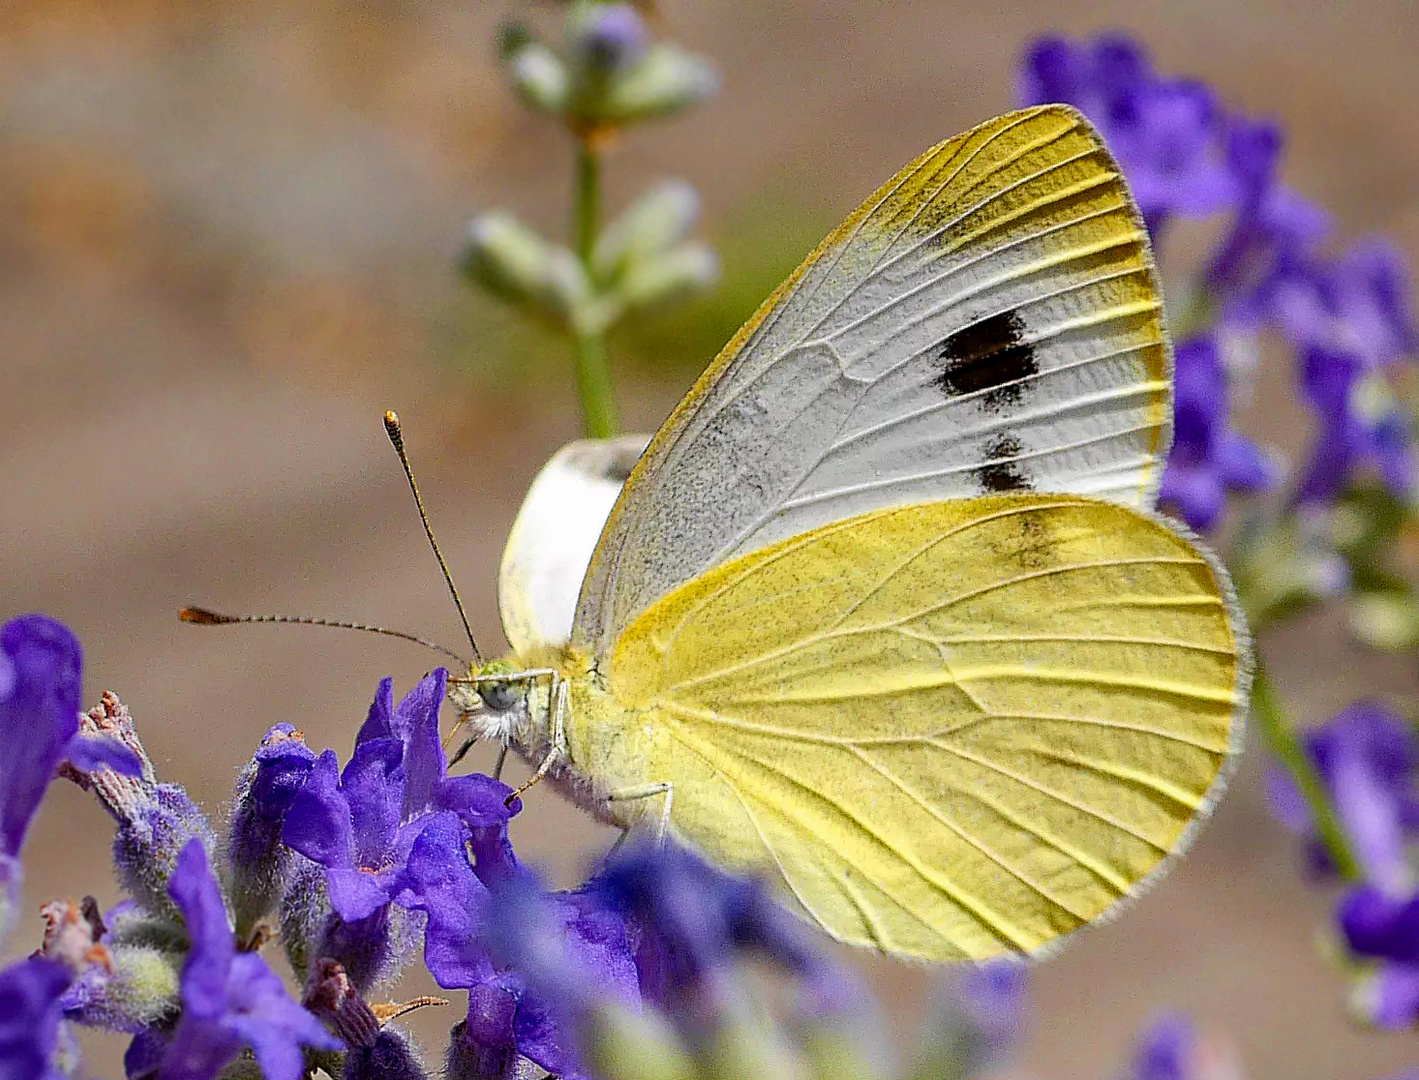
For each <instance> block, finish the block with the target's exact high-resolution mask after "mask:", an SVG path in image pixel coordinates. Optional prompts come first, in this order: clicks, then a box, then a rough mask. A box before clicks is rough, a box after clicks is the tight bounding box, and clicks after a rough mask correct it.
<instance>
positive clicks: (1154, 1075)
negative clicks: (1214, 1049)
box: [1126, 1015, 1198, 1080]
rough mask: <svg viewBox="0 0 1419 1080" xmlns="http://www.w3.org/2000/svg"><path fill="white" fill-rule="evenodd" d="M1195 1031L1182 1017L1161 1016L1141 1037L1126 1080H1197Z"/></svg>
mask: <svg viewBox="0 0 1419 1080" xmlns="http://www.w3.org/2000/svg"><path fill="white" fill-rule="evenodd" d="M1196 1046H1197V1030H1196V1028H1194V1027H1193V1026H1192V1022H1191V1021H1190V1020H1188V1019H1187V1017H1185V1016H1178V1015H1173V1016H1165V1017H1162V1018H1161V1019H1159V1020H1156V1021H1154V1023H1153V1024H1152V1025H1151V1026H1150V1027H1149V1028H1148V1029H1147V1030H1146V1031H1145V1032H1144V1033H1143V1035H1142V1036H1141V1037H1140V1039H1139V1041H1138V1045H1137V1048H1136V1049H1135V1050H1134V1055H1133V1062H1132V1065H1131V1067H1130V1069H1129V1071H1128V1073H1127V1074H1126V1076H1127V1080H1197V1077H1198V1074H1197V1072H1196V1071H1195V1069H1194V1067H1193V1058H1194V1054H1195V1049H1196Z"/></svg>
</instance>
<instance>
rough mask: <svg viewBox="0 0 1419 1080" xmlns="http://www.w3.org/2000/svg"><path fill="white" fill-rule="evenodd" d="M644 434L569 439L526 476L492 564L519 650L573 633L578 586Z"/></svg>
mask: <svg viewBox="0 0 1419 1080" xmlns="http://www.w3.org/2000/svg"><path fill="white" fill-rule="evenodd" d="M648 439H649V436H648V435H624V436H622V437H620V438H618V439H608V440H598V439H584V440H582V441H580V442H574V443H568V444H567V445H566V446H564V447H562V448H561V449H560V450H558V451H557V453H556V454H554V455H553V456H552V459H551V460H550V461H548V462H547V464H546V465H545V466H543V468H542V471H541V472H540V473H538V474H537V478H536V479H535V480H533V481H532V486H531V488H529V489H528V492H527V497H526V498H525V499H524V500H523V503H522V508H521V509H520V510H519V511H518V513H517V518H516V520H514V522H513V525H512V531H511V532H510V533H509V534H508V541H507V547H506V548H505V549H504V551H503V561H502V566H501V567H500V568H499V571H498V607H499V610H500V612H501V614H502V621H503V632H504V633H505V634H506V635H507V639H508V643H509V644H510V645H511V646H512V647H513V649H514V651H516V652H518V653H526V652H527V651H528V650H529V649H532V648H535V647H537V646H544V645H545V646H558V645H564V644H566V642H567V641H568V640H569V639H570V638H571V632H572V617H573V615H574V614H575V612H576V598H577V593H578V592H579V591H580V589H581V583H582V579H583V578H584V577H585V576H586V567H587V564H588V563H589V562H590V561H591V553H592V551H593V550H595V548H596V540H597V538H598V537H599V536H600V535H601V530H602V527H603V526H604V525H605V524H606V517H607V515H609V514H610V513H611V507H612V506H613V505H614V504H615V502H616V496H617V495H619V494H620V493H621V484H622V482H623V481H624V480H625V479H626V476H627V474H628V473H629V472H630V471H631V466H632V465H634V464H635V461H636V458H637V457H639V456H640V453H641V451H642V450H643V449H644V448H645V444H646V441H647V440H648Z"/></svg>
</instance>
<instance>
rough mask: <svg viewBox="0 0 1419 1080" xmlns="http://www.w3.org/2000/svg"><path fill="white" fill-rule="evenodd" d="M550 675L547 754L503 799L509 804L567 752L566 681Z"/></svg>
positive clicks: (555, 675)
mask: <svg viewBox="0 0 1419 1080" xmlns="http://www.w3.org/2000/svg"><path fill="white" fill-rule="evenodd" d="M551 675H552V686H551V690H550V692H549V693H548V695H547V699H548V700H547V713H548V717H549V719H550V721H551V723H550V725H549V726H550V728H551V746H549V747H548V749H547V756H546V757H544V758H543V759H542V763H541V764H540V765H538V766H537V771H536V772H534V773H533V774H532V775H531V776H529V777H528V778H527V779H526V780H525V781H523V784H522V786H521V787H519V788H518V789H517V790H516V791H514V792H513V793H512V794H511V795H509V796H508V797H507V799H506V800H505V801H506V802H507V804H508V805H509V806H511V805H512V801H513V800H514V799H517V798H520V797H521V796H522V794H523V792H525V791H527V790H528V789H529V788H531V787H532V786H533V785H534V784H537V783H540V782H541V780H542V778H543V777H544V776H546V775H547V773H548V771H549V770H550V769H551V768H552V766H553V765H555V764H556V763H557V762H558V760H560V759H561V758H563V757H565V756H566V752H567V731H566V711H567V681H566V680H565V679H563V678H562V677H561V675H559V674H558V673H556V672H555V671H554V672H552V673H551Z"/></svg>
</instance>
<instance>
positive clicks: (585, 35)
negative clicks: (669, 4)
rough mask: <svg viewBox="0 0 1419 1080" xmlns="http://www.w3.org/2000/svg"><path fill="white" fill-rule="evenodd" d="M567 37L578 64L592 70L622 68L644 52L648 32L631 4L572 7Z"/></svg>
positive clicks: (639, 57) (619, 69) (637, 58)
mask: <svg viewBox="0 0 1419 1080" xmlns="http://www.w3.org/2000/svg"><path fill="white" fill-rule="evenodd" d="M568 38H569V44H570V46H571V52H572V55H573V56H574V57H575V58H576V61H577V64H578V65H579V66H580V67H581V68H583V69H586V70H589V71H592V72H609V71H623V70H625V69H626V68H628V67H630V66H631V65H632V64H635V63H636V62H637V61H639V60H640V59H641V57H642V56H644V55H645V50H646V45H647V43H648V39H649V35H648V34H647V32H646V28H645V22H644V21H643V20H642V19H641V17H640V14H639V13H638V12H637V11H636V9H635V8H634V7H632V6H631V5H630V4H592V5H587V6H585V7H582V8H580V9H573V13H572V15H571V17H570V21H569V25H568Z"/></svg>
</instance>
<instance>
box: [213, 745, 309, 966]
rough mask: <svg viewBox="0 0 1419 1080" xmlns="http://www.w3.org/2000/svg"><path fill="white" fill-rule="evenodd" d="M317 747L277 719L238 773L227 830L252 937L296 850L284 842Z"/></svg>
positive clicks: (238, 905)
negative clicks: (283, 828) (283, 829)
mask: <svg viewBox="0 0 1419 1080" xmlns="http://www.w3.org/2000/svg"><path fill="white" fill-rule="evenodd" d="M314 764H315V753H314V752H313V751H312V750H311V749H310V748H309V747H308V746H306V744H305V742H304V740H303V739H302V738H301V734H300V732H298V731H296V730H295V728H293V727H292V726H291V725H290V724H277V725H276V726H275V727H273V728H272V729H271V730H270V731H268V732H267V733H266V736H265V737H264V738H263V739H262V740H261V746H260V747H259V748H258V749H257V751H256V754H255V756H253V757H252V759H251V760H250V761H249V762H247V764H246V766H245V767H244V768H243V769H242V771H241V775H240V776H238V777H237V785H236V795H235V797H234V798H233V800H232V814H231V824H230V826H229V827H228V830H227V854H228V856H229V860H228V861H229V862H230V864H231V869H232V875H231V883H230V890H229V891H230V896H231V901H232V914H233V917H234V919H235V922H236V932H237V936H238V937H240V938H241V939H243V940H247V939H249V938H250V937H251V935H252V932H253V930H254V928H255V926H256V923H257V921H258V920H259V919H260V918H261V917H262V916H264V915H266V914H267V913H268V912H269V911H271V909H272V908H273V907H274V906H275V905H276V902H277V901H278V900H279V899H280V897H281V893H282V891H283V890H284V888H285V875H286V870H287V868H288V866H289V864H290V862H291V859H292V858H293V857H294V854H295V853H294V852H292V851H291V849H290V848H288V847H286V846H285V845H284V844H283V843H281V826H282V824H283V823H284V822H285V820H286V811H287V810H289V809H290V806H291V801H292V800H293V799H294V798H295V797H296V795H297V793H299V792H300V790H301V788H302V787H304V785H305V782H306V778H307V777H309V776H310V770H311V767H312V766H313V765H314Z"/></svg>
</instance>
